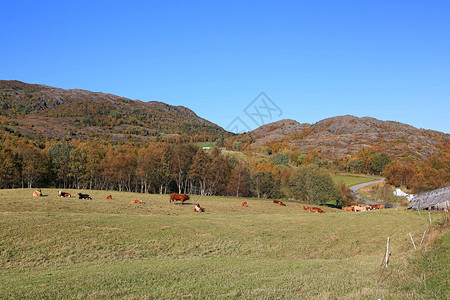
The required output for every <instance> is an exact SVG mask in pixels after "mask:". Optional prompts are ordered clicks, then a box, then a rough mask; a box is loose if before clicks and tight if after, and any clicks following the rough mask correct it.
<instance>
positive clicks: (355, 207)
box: [33, 189, 384, 213]
mask: <svg viewBox="0 0 450 300" xmlns="http://www.w3.org/2000/svg"><path fill="white" fill-rule="evenodd" d="M33 196H34V197H41V196H43V194H42V191H41V189H37V190H36V191H34V192H33ZM58 197H71V195H70V193H67V192H63V191H59V192H58ZM78 199H86V200H92V198H91V196H89V195H88V194H82V193H78ZM106 200H112V196H111V195H109V196H108V197H106ZM188 200H190V198H189V195H186V194H176V193H172V194H170V203H174V204H175V202H176V201H180V202H181V204H183V203H184V202H185V201H188ZM130 203H131V204H141V203H143V201H142V200H140V199H137V200H130ZM273 203H275V204H279V205H281V206H286V204H284V203H283V202H281V201H279V200H273ZM241 206H242V207H247V206H248V205H247V202H243V203H242V204H241ZM383 208H384V205H372V204H370V205H368V206H359V205H352V206H346V207H342V209H343V210H345V211H367V210H373V209H383ZM303 210H306V211H310V212H314V213H325V211H323V210H322V209H320V208H318V207H308V206H303ZM204 211H205V209H204V208H203V207H201V206H200V204H198V203H197V204H196V205H195V207H194V212H204Z"/></svg>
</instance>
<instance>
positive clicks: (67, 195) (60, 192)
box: [58, 191, 71, 198]
mask: <svg viewBox="0 0 450 300" xmlns="http://www.w3.org/2000/svg"><path fill="white" fill-rule="evenodd" d="M58 197H69V198H70V197H71V195H70V194H69V193H66V192H62V191H59V192H58Z"/></svg>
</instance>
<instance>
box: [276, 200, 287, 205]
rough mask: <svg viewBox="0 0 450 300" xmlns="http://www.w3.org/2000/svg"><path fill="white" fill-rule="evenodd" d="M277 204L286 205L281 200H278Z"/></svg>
mask: <svg viewBox="0 0 450 300" xmlns="http://www.w3.org/2000/svg"><path fill="white" fill-rule="evenodd" d="M278 204H280V205H281V206H286V204H284V203H283V202H281V201H278Z"/></svg>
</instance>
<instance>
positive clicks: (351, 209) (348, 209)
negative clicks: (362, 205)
mask: <svg viewBox="0 0 450 300" xmlns="http://www.w3.org/2000/svg"><path fill="white" fill-rule="evenodd" d="M342 210H346V211H355V208H354V207H352V206H345V207H343V208H342Z"/></svg>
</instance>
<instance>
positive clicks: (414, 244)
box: [409, 232, 417, 250]
mask: <svg viewBox="0 0 450 300" xmlns="http://www.w3.org/2000/svg"><path fill="white" fill-rule="evenodd" d="M409 236H410V237H411V241H412V244H413V246H414V250H417V248H416V243H414V240H413V237H412V235H411V232H410V233H409Z"/></svg>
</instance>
